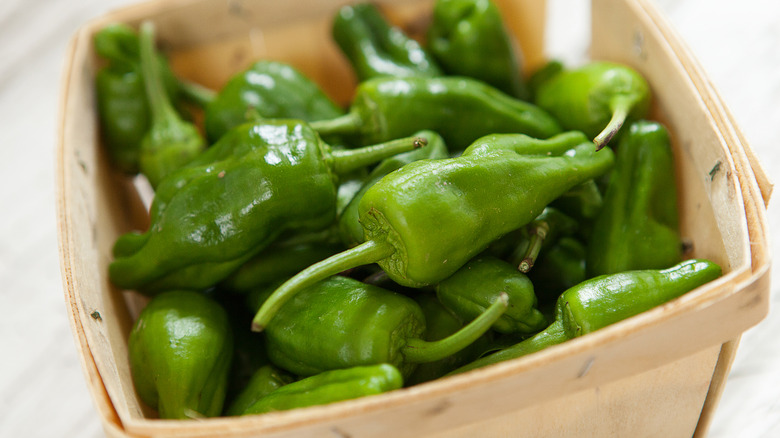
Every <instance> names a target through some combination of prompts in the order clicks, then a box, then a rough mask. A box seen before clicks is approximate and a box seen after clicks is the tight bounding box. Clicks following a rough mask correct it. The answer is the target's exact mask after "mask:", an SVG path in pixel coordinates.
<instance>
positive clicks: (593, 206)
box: [550, 180, 604, 231]
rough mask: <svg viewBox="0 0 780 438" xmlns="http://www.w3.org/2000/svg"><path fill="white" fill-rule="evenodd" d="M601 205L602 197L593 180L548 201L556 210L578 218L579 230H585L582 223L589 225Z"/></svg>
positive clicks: (599, 210)
mask: <svg viewBox="0 0 780 438" xmlns="http://www.w3.org/2000/svg"><path fill="white" fill-rule="evenodd" d="M603 205H604V198H603V197H602V196H601V190H599V187H598V184H596V181H594V180H588V181H585V182H584V183H582V184H580V185H578V186H576V187H574V188H572V189H571V190H569V191H568V192H566V193H564V194H563V195H561V197H560V198H558V199H556V200H555V201H553V202H551V203H550V206H551V207H554V208H555V209H556V210H559V211H561V212H562V213H564V214H565V215H567V216H570V217H572V218H574V219H577V220H579V221H580V231H585V230H583V228H584V227H583V226H582V225H583V223H584V224H585V225H589V224H590V223H591V222H593V220H595V218H596V216H597V215H598V214H599V212H601V208H602V206H603Z"/></svg>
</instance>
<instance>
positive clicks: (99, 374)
mask: <svg viewBox="0 0 780 438" xmlns="http://www.w3.org/2000/svg"><path fill="white" fill-rule="evenodd" d="M344 3H346V1H344V0H320V1H315V0H306V1H303V0H299V1H290V2H277V1H272V0H256V1H253V2H241V1H228V0H221V1H220V0H159V1H154V2H151V3H145V4H141V5H138V6H134V7H130V8H126V9H123V10H120V11H117V12H114V13H111V14H108V15H106V16H104V17H102V18H99V19H97V20H94V21H92V22H90V23H88V24H86V25H85V26H84V27H82V28H81V29H80V30H79V31H78V32H77V33H76V34H75V36H74V37H73V40H72V42H71V45H70V49H69V53H68V56H69V61H70V62H69V63H68V65H67V66H66V68H65V72H64V77H63V82H62V100H61V109H60V112H61V120H60V122H61V123H60V133H59V134H60V135H59V139H60V142H59V157H58V172H59V173H58V177H57V182H58V216H59V236H60V247H61V249H60V256H61V263H62V274H63V282H64V289H65V296H66V300H67V303H68V310H69V314H70V321H71V326H72V329H73V332H74V335H75V337H76V339H77V345H78V347H79V351H80V354H81V360H82V365H83V368H84V371H85V374H86V377H87V381H88V385H89V388H90V390H91V392H92V395H93V397H94V399H95V403H96V406H97V409H98V412H99V415H100V416H101V419H102V421H103V425H104V428H105V431H106V434H107V435H108V436H111V437H202V436H222V437H255V436H263V437H266V436H267V437H308V436H325V437H366V436H372V437H373V436H377V437H403V436H414V437H419V436H430V437H444V436H448V437H472V436H507V437H508V436H511V437H520V436H545V437H557V436H560V437H569V436H578V437H584V436H592V437H602V436H650V435H653V436H691V435H693V434H694V433H695V434H697V435H699V436H703V435H704V434H706V430H707V426H708V424H709V420H710V416H711V414H712V412H713V410H714V407H715V405H716V404H717V401H718V398H719V396H720V394H721V391H722V389H723V384H724V382H725V380H726V377H727V374H728V371H729V368H730V365H731V362H732V359H733V357H734V353H735V351H736V347H737V344H738V340H739V337H740V334H741V333H742V332H744V331H745V330H746V329H748V328H750V327H751V326H753V325H755V324H757V323H758V322H759V321H760V320H761V319H762V318H764V317H765V316H766V314H767V311H768V298H769V263H770V261H769V254H768V244H767V236H766V220H765V211H766V210H765V208H766V207H765V204H766V202H768V200H769V197H770V194H771V184H770V183H769V182H768V180H767V178H766V176H765V174H764V172H763V171H762V169H761V167H760V165H759V163H758V162H757V160H756V159H755V156H754V155H753V154H752V152H751V150H750V148H749V146H748V145H747V143H746V142H745V141H744V138H743V137H742V135H741V134H740V132H739V130H738V128H737V127H736V126H735V124H734V123H733V121H732V118H731V117H730V114H729V113H728V111H727V109H726V108H725V106H724V105H723V104H722V102H721V100H720V98H719V97H718V95H717V92H716V91H715V90H714V89H713V87H712V86H711V84H710V83H709V81H708V80H707V78H706V76H705V75H704V73H703V72H702V70H701V68H700V67H699V66H698V64H697V63H696V62H695V61H694V59H693V57H692V56H691V54H690V53H689V52H688V50H687V49H686V48H685V46H684V45H683V44H682V43H681V42H680V40H679V38H678V37H677V36H676V35H675V34H674V32H673V31H672V30H671V28H670V27H669V25H668V24H667V23H666V22H665V21H664V19H663V17H662V16H661V15H660V14H659V13H658V11H657V10H656V9H655V7H654V6H652V4H650V2H648V1H646V0H594V1H593V4H592V41H591V57H592V58H593V59H605V60H613V61H619V62H623V63H626V64H628V65H631V66H632V67H634V68H636V69H637V70H639V71H640V72H641V73H642V74H644V75H645V77H647V78H648V80H649V82H650V84H651V87H652V91H653V93H654V109H653V111H654V113H653V117H654V118H655V119H657V120H660V121H662V122H664V123H665V124H666V125H667V126H668V127H669V129H670V131H671V132H672V135H673V144H674V151H675V155H676V159H677V167H678V168H677V174H678V181H679V186H680V194H679V199H680V203H681V215H682V218H681V230H682V233H683V236H684V237H685V239H688V240H690V241H691V242H693V248H694V249H693V254H692V255H693V256H696V257H706V258H710V259H712V260H714V261H716V262H718V263H720V264H721V265H722V266H723V267H724V270H725V275H724V276H723V277H721V278H720V279H718V280H716V281H714V282H712V283H709V284H707V285H705V286H703V287H700V288H698V289H696V290H695V291H692V292H691V293H689V294H687V295H685V296H683V297H681V298H679V299H677V300H674V301H672V302H670V303H668V304H666V305H664V306H661V307H659V308H656V309H653V310H651V311H649V312H646V313H644V314H641V315H639V316H636V317H634V318H630V319H628V320H625V321H623V322H621V323H618V324H615V325H613V326H610V327H607V328H605V329H603V330H600V331H598V332H596V333H593V334H590V335H588V336H585V337H582V338H578V339H576V340H573V341H570V342H567V343H565V344H563V345H559V346H556V347H552V348H549V349H547V350H545V351H542V352H540V353H538V354H534V355H531V356H527V357H524V358H520V359H516V360H512V361H507V362H504V363H501V364H498V365H495V366H492V367H488V368H483V369H479V370H476V371H473V372H470V373H465V374H462V375H458V376H455V377H452V378H447V379H441V380H438V381H434V382H430V383H427V384H423V385H419V386H415V387H412V388H408V389H402V390H398V391H393V392H391V393H388V394H384V395H380V396H374V397H369V398H364V399H359V400H353V401H347V402H341V403H336V404H332V405H328V406H320V407H313V408H307V409H300V410H295V411H286V412H278V413H271V414H266V415H259V416H247V417H241V418H215V419H206V420H189V421H173V420H159V419H154V418H153V414H150V412H148V410H147V409H146V408H145V407H144V406H143V405H142V404H141V402H140V401H139V400H138V398H137V397H136V395H135V392H134V389H133V385H132V382H131V379H130V371H129V365H128V359H127V336H128V333H129V330H130V327H131V324H132V321H133V318H134V317H135V315H137V311H138V306H139V301H138V299H137V297H136V295H135V294H134V293H129V292H123V291H120V290H117V289H116V288H115V287H113V286H112V285H111V283H110V282H109V280H108V278H107V266H108V264H109V262H110V261H111V246H112V245H113V242H114V240H115V239H116V237H117V236H118V235H119V234H121V233H123V232H125V231H128V230H130V229H145V227H146V224H147V223H148V218H147V213H146V207H145V205H144V203H143V202H142V200H141V197H140V196H139V191H138V190H137V189H136V186H135V185H134V184H133V181H132V180H131V179H128V178H127V177H124V176H121V175H119V174H118V173H116V172H115V171H113V170H112V168H111V166H110V165H109V163H108V161H107V157H106V155H105V153H104V152H103V151H102V149H101V147H100V142H99V138H98V127H97V117H96V112H95V95H94V90H93V78H94V73H95V71H96V68H97V59H96V57H95V54H94V52H93V49H92V44H91V42H92V36H93V34H94V33H95V32H96V31H97V30H98V29H100V28H101V27H102V26H104V25H105V24H107V23H109V22H113V21H123V22H126V23H130V24H138V23H139V22H140V20H142V19H145V18H153V19H154V20H155V21H156V23H157V25H158V26H157V28H158V33H159V36H160V41H161V46H162V47H163V49H164V50H165V51H166V52H167V53H168V54H169V56H170V58H171V61H172V65H173V66H174V69H175V70H176V71H177V72H178V73H179V74H181V75H183V76H185V77H188V78H190V79H192V80H195V81H198V82H201V83H203V84H205V85H208V86H211V87H219V86H220V85H222V84H223V83H224V82H225V81H226V80H227V78H228V77H229V76H230V75H231V74H232V73H234V72H236V71H238V70H240V69H242V68H245V67H246V66H248V65H249V63H250V62H251V61H253V60H255V59H260V58H273V59H277V60H282V61H287V62H290V63H292V64H294V65H296V66H297V67H298V68H300V69H301V70H302V71H303V72H304V73H306V74H307V75H309V76H310V77H312V78H313V79H314V80H316V81H317V82H319V83H320V84H321V85H322V86H323V87H324V88H325V90H326V91H327V92H328V93H329V94H330V95H331V96H333V97H334V98H335V99H336V100H338V101H340V102H342V103H346V102H348V101H349V98H350V93H351V92H352V87H353V86H354V76H353V74H352V73H351V71H350V70H349V67H348V64H347V63H346V61H345V60H344V59H343V58H342V57H341V55H340V54H339V52H338V50H337V48H336V46H335V45H334V44H333V43H332V42H331V39H330V38H329V26H330V19H331V17H332V16H333V12H334V11H335V9H336V8H337V7H338V6H340V5H341V4H344ZM497 3H498V4H499V7H500V8H501V10H502V12H503V13H504V15H505V19H506V20H507V21H508V25H509V27H510V28H511V29H512V30H513V31H514V32H515V34H516V35H517V37H518V39H519V40H520V42H521V46H522V49H523V51H524V54H525V60H526V67H528V68H532V67H536V66H538V65H539V64H540V63H541V62H542V61H543V59H544V52H543V43H544V38H543V35H544V24H543V23H544V22H545V15H544V14H545V10H544V5H543V2H540V1H536V0H515V1H512V0H504V1H498V0H497ZM382 4H383V8H384V10H385V11H386V12H387V13H388V14H389V16H390V17H391V19H392V20H393V21H395V22H397V23H399V24H402V25H403V26H404V28H405V29H406V30H407V31H408V32H410V33H412V34H419V33H421V32H422V31H423V30H424V29H425V26H426V25H427V22H428V19H429V16H430V7H431V4H432V2H431V1H430V0H422V1H411V0H403V1H394V2H390V1H386V2H383V3H382ZM553 19H554V17H553Z"/></svg>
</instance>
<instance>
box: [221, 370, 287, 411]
mask: <svg viewBox="0 0 780 438" xmlns="http://www.w3.org/2000/svg"><path fill="white" fill-rule="evenodd" d="M294 380H295V379H293V377H292V376H291V375H289V374H287V373H285V372H284V371H281V370H279V369H277V368H275V367H273V366H271V365H265V366H263V367H260V368H259V369H258V370H257V371H255V373H254V374H253V375H252V378H251V379H250V380H249V382H248V383H247V385H246V387H245V388H244V389H243V390H242V391H241V393H239V394H238V396H237V397H236V398H235V399H234V400H233V403H231V404H230V407H229V408H228V409H227V411H226V412H225V414H226V415H231V416H232V415H242V414H243V413H244V412H245V411H246V410H247V408H249V406H252V405H253V404H255V403H256V402H257V401H258V400H260V399H262V398H263V397H265V396H266V395H268V394H270V393H272V392H273V391H275V390H277V389H279V388H281V387H282V386H284V385H288V384H290V383H292V382H293V381H294Z"/></svg>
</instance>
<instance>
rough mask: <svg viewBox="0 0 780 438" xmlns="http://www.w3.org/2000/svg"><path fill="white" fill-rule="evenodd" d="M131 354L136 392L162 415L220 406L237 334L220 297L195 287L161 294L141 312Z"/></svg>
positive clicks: (211, 412)
mask: <svg viewBox="0 0 780 438" xmlns="http://www.w3.org/2000/svg"><path fill="white" fill-rule="evenodd" d="M128 355H129V358H130V370H131V372H132V376H133V383H134V384H135V389H136V392H137V393H138V395H139V397H140V398H141V400H142V401H143V402H144V403H146V404H147V405H149V406H150V407H152V408H154V409H156V410H157V412H158V413H159V415H160V418H197V417H203V416H205V417H214V416H217V415H219V414H220V413H221V412H222V404H223V403H224V400H225V393H226V390H227V385H228V371H229V370H230V361H231V358H232V356H233V334H232V331H231V329H230V323H229V322H228V315H227V313H226V312H225V310H224V309H223V308H222V307H220V305H219V304H218V303H217V302H215V301H213V300H211V299H209V298H206V297H205V296H203V295H202V294H200V293H197V292H188V291H172V292H166V293H164V294H160V295H158V296H157V297H155V298H154V299H152V300H151V301H150V302H149V304H147V306H146V307H145V308H144V310H143V311H141V314H140V315H139V316H138V319H137V320H136V322H135V325H134V326H133V329H132V331H131V332H130V338H129V340H128Z"/></svg>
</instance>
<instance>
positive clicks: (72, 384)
mask: <svg viewBox="0 0 780 438" xmlns="http://www.w3.org/2000/svg"><path fill="white" fill-rule="evenodd" d="M290 1H294V0H290ZM657 1H658V5H659V6H660V7H661V9H662V10H663V11H664V12H665V13H666V15H667V17H668V18H669V20H670V21H671V23H672V24H673V25H674V27H675V28H676V30H677V31H678V33H679V34H680V35H681V36H682V37H683V39H684V40H685V41H686V42H687V44H688V45H689V46H690V47H691V48H692V49H693V52H694V53H695V54H696V56H697V57H698V59H699V61H700V62H701V63H702V64H703V66H704V68H705V70H706V71H707V72H708V73H709V75H710V77H711V79H712V81H713V82H714V83H715V85H716V87H717V88H718V89H719V90H720V91H721V93H722V95H723V97H724V99H725V101H726V103H727V104H728V105H729V107H730V108H731V109H732V111H733V112H734V114H735V116H736V119H737V122H738V124H739V126H740V127H741V128H742V130H743V131H744V132H745V134H746V136H747V138H748V140H749V142H750V143H751V145H752V147H753V148H754V149H755V151H756V153H757V154H758V156H759V158H760V159H761V160H762V162H763V164H764V167H765V168H766V169H767V171H768V173H769V174H770V176H772V177H774V178H775V179H777V176H776V174H775V172H776V170H777V169H778V166H779V165H780V141H779V140H778V138H779V137H780V8H779V7H778V2H777V1H776V0H741V1H738V2H737V1H726V0H718V1H713V0H684V1H683V0H657ZM128 3H130V0H79V1H66V0H2V1H0V152H1V153H0V436H2V437H99V436H103V432H102V429H101V426H100V421H99V418H98V415H97V412H96V411H95V408H94V406H93V404H92V400H91V398H90V395H89V393H88V391H87V387H86V383H85V381H84V377H83V374H82V371H81V368H80V364H79V360H78V358H77V356H76V349H75V344H74V341H73V336H72V335H71V332H70V328H69V325H68V321H67V317H66V312H65V304H64V299H63V293H62V283H61V280H60V272H59V261H58V252H57V236H56V217H55V197H54V157H55V154H54V150H55V138H56V130H57V117H58V114H57V108H58V99H59V96H58V93H59V85H60V77H61V73H62V67H63V64H64V56H65V48H66V45H67V42H68V39H69V38H70V36H71V35H72V33H73V32H74V31H75V30H76V29H77V27H78V26H79V25H81V24H82V23H84V22H85V21H86V20H88V19H89V18H93V17H95V16H98V15H100V14H102V13H104V12H106V11H107V10H110V9H114V8H116V7H119V6H122V5H125V4H128ZM583 3H585V2H582V1H580V0H553V1H552V8H554V9H560V10H562V11H564V13H568V16H569V17H570V19H571V20H572V22H573V23H574V24H573V25H572V26H571V27H570V28H569V29H568V30H566V29H564V30H561V32H569V31H571V32H574V31H581V30H582V29H581V26H580V27H578V26H579V24H581V23H583V22H584V21H582V17H587V9H586V8H583ZM578 23H579V24H578ZM562 40H565V35H563V38H562ZM553 49H554V50H560V51H564V50H571V48H569V49H561V48H558V47H553ZM575 49H581V50H583V51H584V50H585V47H581V48H575ZM561 53H562V52H561ZM575 54H576V50H575ZM777 196H778V195H777V194H776V195H775V197H777ZM778 202H780V201H778V200H775V201H774V204H773V205H770V208H769V222H770V224H769V225H770V232H774V233H775V235H776V234H777V233H778V232H777V231H776V230H777V225H778V223H780V221H778V209H777V205H778ZM772 244H773V248H774V253H775V254H776V249H777V248H778V245H777V238H776V236H775V237H774V238H773V239H772ZM773 272H774V273H775V275H773V277H774V278H775V279H777V278H780V277H778V276H777V275H776V273H777V268H775V269H773ZM777 292H778V286H777V282H775V284H774V285H773V286H772V298H773V299H772V301H773V303H775V302H777V300H778V299H780V298H779V297H778V293H777ZM775 307H776V306H773V307H772V308H771V311H770V315H769V317H768V318H767V319H766V320H764V321H763V322H762V323H761V324H760V325H758V326H757V327H755V328H753V329H751V330H749V331H748V332H747V333H746V334H745V335H744V336H743V339H742V343H741V345H740V348H739V352H738V355H737V359H736V361H735V363H734V367H733V369H732V373H731V375H730V377H729V381H728V384H727V386H726V389H725V393H724V395H723V399H722V401H721V403H720V406H719V408H718V411H717V415H716V417H715V419H714V423H713V425H712V428H711V431H710V437H713V438H716V437H717V438H731V437H777V436H780V348H778V346H780V336H779V335H778V333H780V316H778V312H780V311H778V310H776V309H775Z"/></svg>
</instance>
